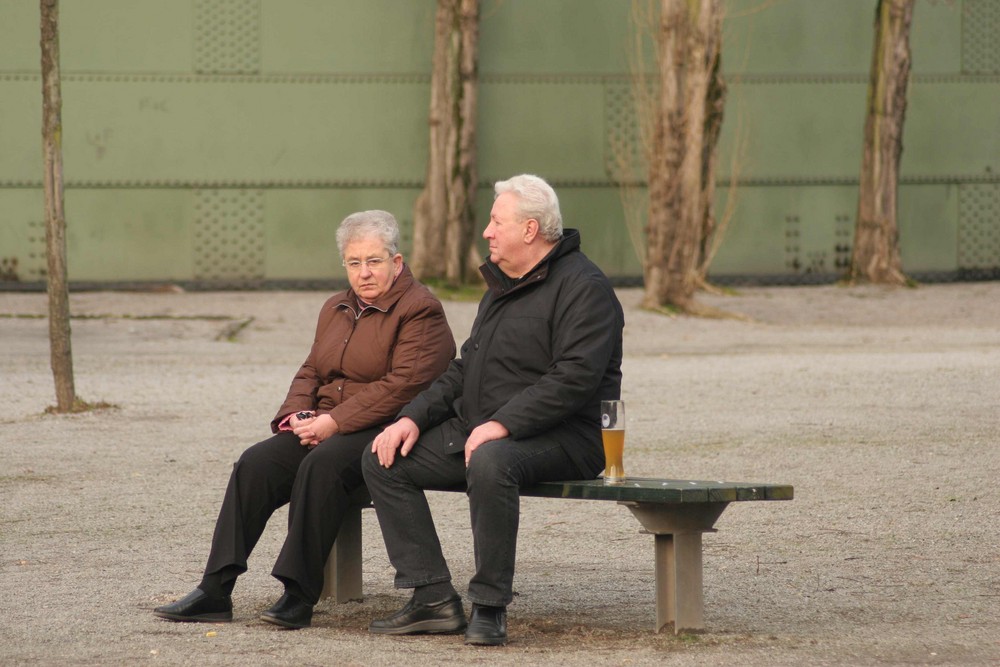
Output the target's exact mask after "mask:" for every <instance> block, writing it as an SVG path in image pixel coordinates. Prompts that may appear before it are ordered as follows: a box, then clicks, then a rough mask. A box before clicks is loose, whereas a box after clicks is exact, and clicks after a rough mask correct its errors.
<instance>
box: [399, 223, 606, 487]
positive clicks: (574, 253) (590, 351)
mask: <svg viewBox="0 0 1000 667" xmlns="http://www.w3.org/2000/svg"><path fill="white" fill-rule="evenodd" d="M480 270H481V271H482V273H483V276H484V277H485V278H486V282H487V285H488V287H489V289H488V290H487V292H486V294H485V295H483V299H482V301H480V302H479V312H478V314H477V315H476V320H475V322H473V324H472V333H471V334H470V336H469V338H468V340H466V341H465V343H464V344H463V345H462V350H461V357H460V358H458V359H455V360H453V361H452V362H451V364H450V365H449V366H448V370H447V371H445V373H444V374H443V375H442V376H441V377H439V378H438V379H437V380H436V381H435V382H434V383H433V384H432V385H431V386H430V387H429V388H428V389H426V390H425V391H423V392H422V393H420V394H419V395H418V396H417V397H416V398H415V399H414V400H413V401H412V402H411V403H410V404H409V405H407V406H406V407H405V408H403V410H402V411H401V412H400V416H401V417H409V418H411V419H413V420H414V421H415V422H416V424H417V425H418V426H419V427H420V429H421V432H423V431H425V430H426V429H428V428H429V427H432V426H436V425H438V424H442V423H444V422H445V421H447V420H451V421H452V426H453V428H452V430H453V431H454V432H453V433H452V434H450V435H448V436H446V437H445V440H446V441H445V442H444V447H445V448H446V449H448V450H451V451H454V452H455V453H459V452H462V451H463V450H464V447H465V438H466V437H467V436H468V434H469V433H470V432H471V431H472V429H474V428H475V427H476V426H479V425H480V424H482V423H484V422H487V421H490V420H496V421H498V422H500V423H501V424H503V425H504V426H505V427H506V428H507V430H508V431H510V437H511V438H514V439H523V438H528V437H533V436H538V435H543V434H544V435H545V436H546V437H551V438H553V439H554V440H556V441H557V442H559V443H560V444H561V445H562V446H563V447H564V448H565V449H566V452H567V454H568V455H569V456H570V458H571V459H572V460H573V461H574V463H576V465H577V467H578V468H580V472H581V475H584V476H591V477H592V476H594V475H596V474H597V473H598V472H600V470H601V468H602V467H603V460H604V454H603V449H602V446H601V427H600V402H601V400H602V399H616V398H619V397H620V396H621V380H622V374H621V363H622V329H623V328H624V326H625V317H624V313H623V312H622V307H621V304H620V303H619V302H618V298H617V296H616V295H615V292H614V289H612V287H611V283H610V282H609V281H608V279H607V276H605V275H604V273H603V272H602V271H601V270H600V269H599V268H598V267H597V266H596V265H595V264H594V263H593V262H591V261H590V260H589V259H587V257H586V256H585V255H584V254H583V253H582V252H581V251H580V233H579V232H578V231H576V230H573V229H567V230H564V236H563V238H562V240H561V241H560V242H559V243H558V244H557V245H556V246H555V247H554V248H553V249H552V251H551V252H550V253H549V254H548V255H547V256H546V257H545V259H543V260H542V261H541V262H539V264H538V265H537V266H536V267H535V268H534V269H532V270H531V271H530V272H528V274H527V275H525V276H524V277H523V278H521V279H519V280H516V281H515V280H512V279H510V278H508V277H507V276H506V275H504V274H503V272H501V271H500V269H499V268H498V267H497V266H496V265H495V264H493V263H492V262H490V261H487V262H486V264H484V265H483V266H482V267H481V269H480ZM595 466H596V467H595Z"/></svg>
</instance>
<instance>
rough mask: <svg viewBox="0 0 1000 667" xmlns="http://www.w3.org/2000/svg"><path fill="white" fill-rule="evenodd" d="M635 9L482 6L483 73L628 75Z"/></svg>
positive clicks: (545, 0) (543, 2)
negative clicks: (631, 15) (628, 44)
mask: <svg viewBox="0 0 1000 667" xmlns="http://www.w3.org/2000/svg"><path fill="white" fill-rule="evenodd" d="M630 7H631V3H630V2H622V1H612V2H607V1H606V0H599V1H598V2H587V3H583V2H579V0H576V1H572V0H571V1H570V2H567V1H566V0H484V1H483V2H482V8H481V9H480V16H481V17H482V18H481V21H480V37H479V48H480V60H479V68H480V72H481V73H482V74H483V75H484V76H489V75H494V74H497V75H521V74H553V73H559V74H560V75H563V76H567V75H568V76H572V75H576V74H586V75H594V74H598V75H601V74H620V73H622V72H627V71H628V56H629V50H628V49H627V48H626V46H625V44H626V35H627V34H628V32H629V29H630V23H629V12H630Z"/></svg>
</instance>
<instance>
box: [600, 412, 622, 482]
mask: <svg viewBox="0 0 1000 667" xmlns="http://www.w3.org/2000/svg"><path fill="white" fill-rule="evenodd" d="M601 437H602V438H603V439H604V483H605V484H621V483H622V482H624V481H625V464H624V462H623V461H622V457H623V454H624V452H625V401H601Z"/></svg>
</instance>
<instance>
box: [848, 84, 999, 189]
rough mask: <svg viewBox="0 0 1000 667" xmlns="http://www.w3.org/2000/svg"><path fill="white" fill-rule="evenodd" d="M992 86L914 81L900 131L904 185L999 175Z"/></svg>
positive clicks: (995, 98) (996, 98) (995, 92)
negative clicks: (916, 180)
mask: <svg viewBox="0 0 1000 667" xmlns="http://www.w3.org/2000/svg"><path fill="white" fill-rule="evenodd" d="M997 83H1000V79H998V81H997ZM997 83H994V84H992V85H983V84H982V83H976V82H974V81H969V80H961V79H958V78H951V79H947V80H940V81H926V82H925V81H915V82H913V84H912V85H911V86H910V88H909V106H908V107H907V111H906V124H905V126H904V128H903V157H902V160H901V163H900V176H901V178H902V179H903V180H904V181H906V180H908V179H918V178H919V179H921V180H932V179H936V180H938V181H941V180H947V181H952V182H956V181H960V180H962V179H966V178H982V177H987V178H996V175H997V174H998V173H1000V95H998V91H1000V86H998V85H997ZM859 165H860V162H859Z"/></svg>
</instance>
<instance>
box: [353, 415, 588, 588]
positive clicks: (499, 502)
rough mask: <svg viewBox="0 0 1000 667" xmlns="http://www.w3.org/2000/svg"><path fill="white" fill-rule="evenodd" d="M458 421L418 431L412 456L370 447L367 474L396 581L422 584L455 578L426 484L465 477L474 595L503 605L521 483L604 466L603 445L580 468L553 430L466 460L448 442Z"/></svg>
mask: <svg viewBox="0 0 1000 667" xmlns="http://www.w3.org/2000/svg"><path fill="white" fill-rule="evenodd" d="M454 432H455V430H454V428H449V424H448V423H447V422H445V425H444V426H436V427H433V428H430V429H428V430H427V431H425V432H424V433H422V434H421V435H420V439H419V440H418V441H417V444H416V446H414V448H413V449H411V450H410V453H409V454H408V455H407V456H406V457H401V456H397V457H396V460H395V461H394V462H393V464H392V466H391V467H390V468H383V467H382V466H381V465H380V464H379V462H378V458H377V457H376V456H374V455H372V454H365V455H364V458H363V461H364V466H363V467H364V474H365V479H366V480H367V482H368V493H369V494H371V497H372V503H373V504H374V505H375V513H376V514H377V515H378V521H379V526H380V527H381V529H382V538H383V540H385V546H386V550H387V552H388V554H389V561H390V562H391V563H392V565H393V567H395V568H396V580H395V585H396V588H418V587H420V586H427V585H430V584H437V583H441V582H447V581H451V572H450V571H449V569H448V563H447V562H446V561H445V558H444V554H443V552H442V550H441V543H440V541H439V540H438V535H437V531H436V530H435V528H434V519H433V517H432V516H431V511H430V506H429V505H428V504H427V497H426V496H425V494H424V489H449V488H456V487H461V486H462V485H463V484H464V485H465V488H466V492H467V494H468V497H469V510H470V518H471V521H472V540H473V548H474V551H475V558H476V573H475V575H474V576H473V577H472V580H471V581H470V582H469V600H470V601H472V602H474V603H476V604H482V605H488V606H493V607H505V606H507V605H508V604H510V602H511V600H512V599H513V595H514V588H513V586H514V561H515V557H516V552H517V532H518V526H519V522H520V488H521V487H522V486H526V485H529V484H534V483H536V482H545V481H555V480H564V479H580V478H593V477H596V476H597V473H598V472H600V470H601V468H603V467H604V461H603V457H604V452H603V450H599V449H596V448H595V449H594V452H593V455H592V456H590V457H589V460H590V461H591V467H590V469H588V470H586V471H582V470H580V469H579V468H577V466H576V464H574V463H573V461H572V460H571V459H570V458H569V456H568V455H567V454H566V451H565V450H564V449H563V448H562V446H561V445H560V444H559V443H558V442H557V441H556V440H555V439H554V438H552V437H551V436H550V435H541V436H536V437H533V438H525V439H523V440H511V439H506V438H505V439H502V440H493V441H491V442H486V443H484V444H482V445H481V446H480V447H479V449H477V450H476V451H475V452H474V453H473V454H472V457H471V459H470V461H469V465H468V467H466V465H465V455H464V452H463V450H459V451H458V452H456V453H447V452H446V451H445V448H444V446H443V443H444V442H445V441H447V440H449V439H450V437H449V436H451V435H452V434H454Z"/></svg>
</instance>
